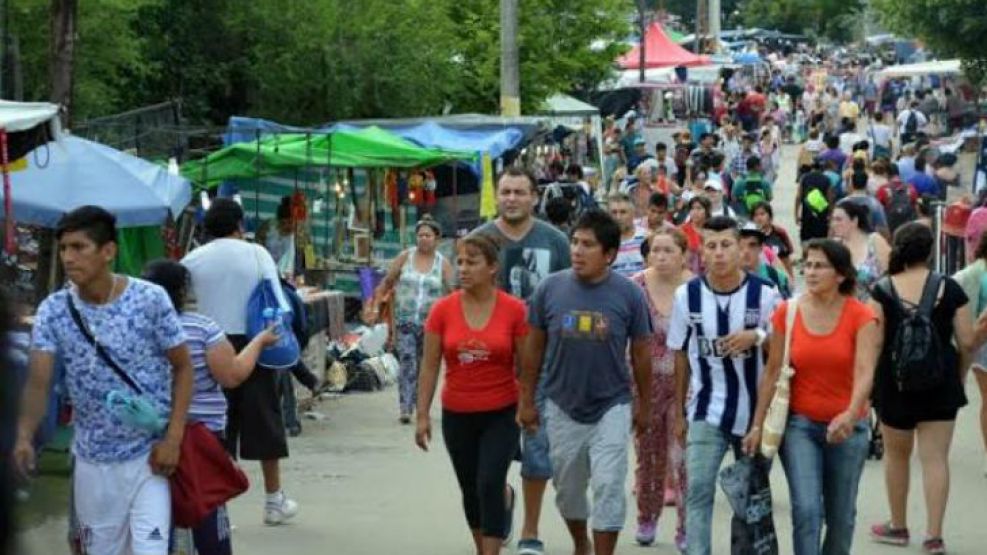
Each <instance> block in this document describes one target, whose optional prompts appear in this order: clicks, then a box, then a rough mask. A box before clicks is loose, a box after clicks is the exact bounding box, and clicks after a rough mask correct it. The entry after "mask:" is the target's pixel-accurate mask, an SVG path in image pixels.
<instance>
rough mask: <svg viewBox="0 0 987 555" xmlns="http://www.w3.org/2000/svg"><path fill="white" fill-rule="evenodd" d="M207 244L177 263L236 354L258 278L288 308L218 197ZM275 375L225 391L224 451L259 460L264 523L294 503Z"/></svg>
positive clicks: (290, 511)
mask: <svg viewBox="0 0 987 555" xmlns="http://www.w3.org/2000/svg"><path fill="white" fill-rule="evenodd" d="M204 226H205V230H206V233H208V234H209V236H210V237H212V238H213V239H212V241H210V242H209V243H207V244H205V245H203V246H201V247H199V248H197V249H195V250H194V251H192V252H190V253H189V254H188V255H186V256H185V258H184V259H182V264H184V265H185V267H186V268H188V270H189V273H190V274H191V275H192V290H193V292H194V293H195V299H196V303H197V305H198V311H199V313H201V314H203V315H204V316H208V317H209V318H211V319H212V320H214V321H215V322H216V323H217V324H219V327H220V328H221V329H222V330H223V332H224V333H225V334H226V336H227V338H228V339H229V340H230V343H232V344H233V347H234V348H235V349H236V350H237V352H239V351H241V350H242V349H243V348H244V347H246V346H247V343H248V342H249V341H248V337H247V336H246V332H247V300H248V299H249V298H250V295H251V294H252V293H253V291H254V289H255V288H256V287H257V285H258V284H259V283H261V281H262V280H265V279H266V280H271V281H272V282H273V283H274V284H275V285H276V286H275V287H274V291H275V294H276V295H277V297H278V302H279V304H280V305H281V308H282V309H283V310H285V311H288V310H291V305H290V304H289V303H288V301H287V299H286V298H285V296H284V292H283V291H282V290H281V287H280V286H279V284H280V281H279V277H278V269H277V266H275V264H274V260H273V259H272V258H271V255H270V254H268V252H267V250H265V249H264V247H262V246H260V245H255V244H251V243H248V242H246V241H244V240H243V209H242V208H241V207H240V205H239V204H237V203H236V202H235V201H234V200H232V199H229V198H217V199H215V200H214V201H213V203H212V206H210V207H209V210H208V211H206V217H205V222H204ZM278 382H279V380H278V372H275V371H272V370H265V369H258V370H257V371H255V372H252V373H251V374H250V377H248V378H247V380H246V381H244V382H243V383H242V384H240V385H239V386H237V387H235V388H233V389H227V390H225V393H226V400H227V403H228V406H227V425H226V447H227V449H228V450H229V451H230V453H231V454H232V455H234V456H236V455H237V447H238V446H239V455H240V458H242V459H245V460H254V461H260V467H261V470H262V472H263V474H264V491H265V492H266V493H267V498H266V502H265V504H264V523H265V524H268V525H272V526H273V525H277V524H282V523H283V522H285V521H286V520H288V519H290V518H292V517H293V516H295V513H297V512H298V505H297V504H296V503H295V502H294V501H292V500H291V499H288V498H287V496H285V494H284V492H283V491H282V490H281V470H280V464H279V460H280V459H284V458H287V457H288V442H287V439H286V438H285V427H284V420H283V417H282V412H281V401H280V399H281V395H280V390H279V386H278Z"/></svg>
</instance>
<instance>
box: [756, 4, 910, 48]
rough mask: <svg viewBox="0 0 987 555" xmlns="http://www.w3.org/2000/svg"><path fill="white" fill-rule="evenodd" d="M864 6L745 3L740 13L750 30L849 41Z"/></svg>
mask: <svg viewBox="0 0 987 555" xmlns="http://www.w3.org/2000/svg"><path fill="white" fill-rule="evenodd" d="M898 1H902V0H898ZM863 4H864V3H863V1H862V0H745V1H744V2H742V3H741V4H740V11H741V19H742V20H743V22H744V23H745V24H746V25H747V26H749V27H761V28H765V29H777V30H779V31H783V32H787V33H799V34H806V35H809V36H815V37H822V38H826V39H830V40H834V41H848V40H850V39H851V38H852V37H853V33H854V30H855V29H856V27H857V21H858V20H859V18H860V15H861V12H862V10H863Z"/></svg>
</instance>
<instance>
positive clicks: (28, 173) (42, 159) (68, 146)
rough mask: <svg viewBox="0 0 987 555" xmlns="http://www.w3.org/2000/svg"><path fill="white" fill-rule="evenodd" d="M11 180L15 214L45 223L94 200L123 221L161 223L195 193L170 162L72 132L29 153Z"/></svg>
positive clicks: (122, 223)
mask: <svg viewBox="0 0 987 555" xmlns="http://www.w3.org/2000/svg"><path fill="white" fill-rule="evenodd" d="M11 186H12V194H11V199H12V201H13V213H14V218H15V219H16V220H17V221H18V222H20V223H25V224H32V225H38V226H42V227H54V226H55V225H56V224H57V223H58V220H59V219H60V218H61V217H62V216H63V215H64V214H65V213H67V212H70V211H72V210H74V209H75V208H78V207H80V206H85V205H90V204H91V205H96V206H101V207H103V208H105V209H106V210H108V211H110V212H112V213H113V214H114V215H115V216H116V218H117V225H118V226H119V227H138V226H146V225H160V224H162V223H164V221H165V220H166V218H167V217H168V215H169V214H171V215H177V214H179V213H181V211H182V210H184V209H185V207H186V206H187V205H188V203H189V202H190V201H191V199H192V188H191V184H190V183H189V182H188V181H187V180H186V179H183V178H181V177H179V176H177V175H173V174H171V173H169V172H168V170H167V168H165V167H163V166H159V165H157V164H153V163H151V162H148V161H146V160H143V159H141V158H138V157H136V156H132V155H130V154H127V153H125V152H121V151H119V150H116V149H114V148H110V147H108V146H106V145H103V144H100V143H95V142H92V141H88V140H86V139H81V138H79V137H73V136H66V137H63V138H62V140H60V141H57V142H53V143H49V144H48V145H44V146H41V147H39V148H37V149H35V150H34V151H33V152H32V153H30V154H28V156H27V168H26V169H24V170H20V171H15V172H13V173H11Z"/></svg>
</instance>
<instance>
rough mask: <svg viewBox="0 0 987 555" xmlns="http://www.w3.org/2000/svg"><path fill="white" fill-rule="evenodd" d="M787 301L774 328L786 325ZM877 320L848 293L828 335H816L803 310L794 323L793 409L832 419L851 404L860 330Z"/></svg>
mask: <svg viewBox="0 0 987 555" xmlns="http://www.w3.org/2000/svg"><path fill="white" fill-rule="evenodd" d="M787 310H788V303H787V302H784V303H781V305H779V306H778V309H777V310H775V313H774V316H772V319H771V323H772V326H773V329H774V330H777V331H778V332H779V333H782V330H784V329H785V314H786V312H787ZM874 320H876V316H875V315H874V311H873V310H872V309H871V308H870V307H869V306H867V305H866V304H864V303H862V302H860V301H858V300H857V299H855V298H853V297H847V298H846V300H845V301H844V304H843V313H842V314H840V319H839V321H838V322H837V324H836V327H835V328H834V329H833V331H832V332H830V333H829V334H827V335H816V334H813V333H811V332H810V331H809V330H807V329H806V328H805V325H803V323H802V311H801V310H800V311H799V313H798V314H797V315H796V316H795V322H794V324H793V325H792V347H791V349H792V350H791V363H792V368H794V369H795V376H793V377H792V394H791V401H790V407H791V412H792V413H795V414H800V415H802V416H805V417H806V418H808V419H810V420H813V421H815V422H829V421H830V420H832V419H833V418H835V417H836V416H837V415H838V414H840V413H841V412H843V411H844V410H846V409H847V407H848V406H849V405H850V397H851V396H852V394H853V365H854V359H855V355H856V352H857V332H858V331H859V330H860V328H862V327H863V326H865V325H866V324H867V323H869V322H872V321H874Z"/></svg>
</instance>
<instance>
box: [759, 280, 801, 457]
mask: <svg viewBox="0 0 987 555" xmlns="http://www.w3.org/2000/svg"><path fill="white" fill-rule="evenodd" d="M796 314H798V301H797V299H796V298H795V297H792V299H791V300H790V301H788V307H787V308H786V310H785V354H784V355H783V356H782V359H781V372H779V373H778V381H777V382H775V394H774V397H772V398H771V404H770V405H768V414H767V415H766V416H765V417H764V430H763V431H762V432H761V454H762V455H764V456H765V457H767V458H769V459H770V458H772V457H774V456H775V453H777V452H778V447H780V446H781V437H782V435H784V434H785V426H786V425H787V424H788V403H789V399H790V397H791V387H790V386H791V381H792V376H794V375H795V369H794V368H792V364H791V350H792V328H793V327H794V324H795V315H796Z"/></svg>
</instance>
